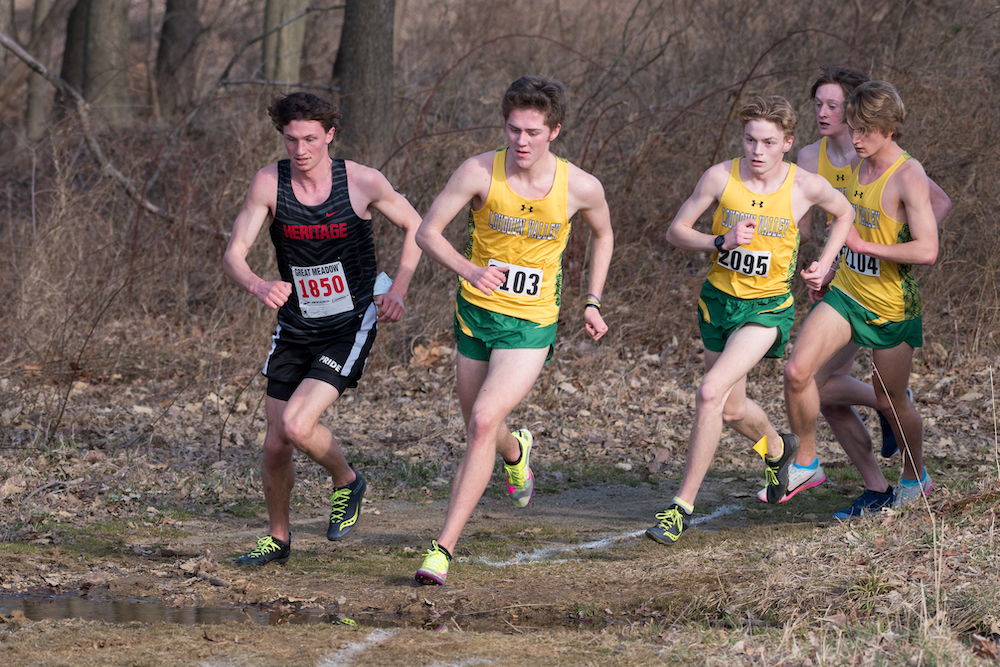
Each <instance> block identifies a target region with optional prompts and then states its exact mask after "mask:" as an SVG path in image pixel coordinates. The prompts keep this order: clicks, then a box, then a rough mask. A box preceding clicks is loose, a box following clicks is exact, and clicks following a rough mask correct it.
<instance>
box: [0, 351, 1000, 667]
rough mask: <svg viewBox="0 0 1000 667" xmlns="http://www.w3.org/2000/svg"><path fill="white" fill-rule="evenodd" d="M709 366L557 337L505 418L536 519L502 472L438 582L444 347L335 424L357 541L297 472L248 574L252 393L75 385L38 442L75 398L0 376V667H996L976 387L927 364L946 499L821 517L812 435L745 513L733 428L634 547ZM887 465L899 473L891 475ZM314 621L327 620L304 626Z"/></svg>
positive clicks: (832, 474)
mask: <svg viewBox="0 0 1000 667" xmlns="http://www.w3.org/2000/svg"><path fill="white" fill-rule="evenodd" d="M698 352H699V350H698V349H697V347H695V346H694V345H693V344H692V345H687V346H684V345H677V344H676V343H674V344H672V345H668V346H665V347H664V348H663V349H662V351H661V352H660V353H659V354H651V353H648V352H645V351H634V350H633V351H630V350H628V349H626V348H621V349H619V350H617V351H614V350H612V348H611V346H609V345H605V346H602V347H599V348H592V347H590V346H588V345H586V344H576V345H574V344H572V343H565V344H564V345H563V348H562V349H561V350H560V353H559V354H558V356H557V360H556V361H555V362H554V363H553V364H551V365H550V366H549V367H548V368H547V369H546V371H545V372H544V373H543V376H542V378H541V379H540V381H539V383H538V385H537V386H536V388H535V390H534V391H533V392H532V394H531V395H530V396H529V397H528V399H527V400H526V401H524V403H523V404H522V406H520V407H519V409H518V410H517V412H516V413H515V415H514V416H513V417H512V425H518V426H520V425H523V426H527V427H528V428H530V429H532V431H533V433H534V434H535V437H536V442H537V444H538V446H536V448H535V449H534V450H533V467H534V470H535V474H536V477H537V480H538V492H537V494H536V497H535V500H534V501H533V503H532V504H531V505H530V506H529V507H528V508H526V509H524V510H517V509H515V508H513V507H512V506H510V504H509V502H508V501H507V500H506V498H505V497H504V495H503V492H502V485H501V484H500V482H499V479H500V477H499V474H497V475H495V477H494V484H493V485H492V486H491V487H490V489H488V490H487V494H486V496H485V497H484V498H483V500H482V501H481V503H480V504H479V506H478V507H477V509H476V511H475V513H474V514H473V517H472V519H471V520H470V522H469V524H468V526H467V527H466V530H465V533H464V534H463V539H462V540H461V541H460V543H459V547H458V549H457V553H456V556H457V557H456V560H455V562H454V563H453V564H452V568H451V573H450V575H449V581H448V586H446V587H443V588H438V587H420V586H417V585H416V584H415V583H414V582H413V579H412V576H413V572H414V571H415V570H416V568H417V567H418V566H419V564H420V558H421V556H422V552H423V550H425V549H426V548H427V546H428V545H429V543H430V540H431V539H433V538H434V537H436V536H437V532H438V531H439V530H440V527H441V524H442V522H443V519H444V514H445V509H446V507H447V492H448V485H449V483H450V480H451V476H452V471H453V470H454V466H455V465H456V463H457V461H458V459H459V457H460V455H461V452H462V449H463V444H464V443H463V440H464V437H463V429H462V425H461V422H460V414H459V411H458V406H457V402H456V400H455V398H454V394H453V382H454V378H453V359H452V353H451V350H450V349H448V347H447V346H446V345H442V344H435V343H433V342H425V343H424V344H421V345H416V346H415V347H414V348H413V355H412V358H411V361H410V363H409V364H407V365H399V366H387V365H385V364H383V365H382V367H381V368H379V367H378V364H373V365H374V366H376V367H375V368H372V369H371V370H370V371H369V373H368V374H367V375H366V377H365V379H364V381H363V384H362V387H361V388H360V390H359V391H357V392H354V393H351V394H348V395H346V396H345V397H344V399H342V401H341V402H340V404H339V405H337V406H335V407H334V408H333V409H331V410H330V411H329V413H328V414H327V415H326V418H325V421H326V423H328V424H329V425H330V426H331V428H332V429H333V430H334V432H335V434H336V435H337V436H338V437H339V438H340V440H341V442H342V444H343V445H344V447H345V450H346V452H347V453H348V457H349V460H351V461H352V463H354V464H355V465H356V466H357V467H358V468H359V469H360V470H361V471H363V473H364V474H365V476H366V478H367V480H368V482H369V492H368V495H367V497H366V499H365V504H364V507H363V511H362V517H361V521H360V522H359V525H358V527H357V529H356V530H355V531H354V532H353V533H352V534H351V535H350V536H349V537H348V539H346V540H344V541H343V542H339V543H331V542H328V541H327V540H326V539H325V529H326V526H325V517H326V514H327V512H328V511H329V506H328V504H327V497H328V496H329V493H330V491H331V488H330V483H329V480H328V479H323V477H322V476H321V475H320V474H319V473H318V471H317V469H316V467H315V466H314V465H312V464H311V463H309V462H308V461H304V460H301V459H299V460H297V470H298V479H297V485H296V487H295V491H294V497H293V517H292V519H293V544H292V549H293V551H292V557H291V560H290V561H289V562H288V564H287V565H284V566H280V565H270V566H267V567H264V568H258V569H246V568H239V567H237V566H235V565H234V564H233V563H232V558H233V557H234V556H236V555H238V554H240V553H242V552H244V551H247V550H248V549H249V548H250V547H251V546H252V545H253V544H254V542H255V538H256V536H259V535H263V534H264V533H265V532H266V530H267V523H266V512H265V510H264V507H263V502H262V493H261V489H260V476H259V472H258V466H259V452H260V443H261V441H262V437H263V429H264V422H263V411H262V406H261V405H260V394H261V388H262V384H261V381H260V380H259V379H257V378H254V377H253V376H250V375H244V376H238V375H232V376H231V378H230V380H229V381H228V382H222V381H221V380H218V379H217V380H216V381H215V382H214V383H211V385H210V386H209V383H208V382H206V381H204V379H201V380H199V381H197V382H192V381H191V380H190V379H186V378H190V377H195V378H204V377H205V376H206V375H207V374H206V373H203V372H202V373H201V374H200V375H199V373H198V371H196V370H190V371H189V372H187V373H185V372H183V371H178V372H176V373H174V374H173V375H172V376H170V377H168V379H165V380H162V381H157V382H151V381H146V382H143V381H142V380H141V379H135V380H124V379H120V378H114V377H110V376H109V377H101V376H94V377H88V378H86V379H76V380H73V381H72V382H73V384H72V385H71V386H70V387H69V389H70V393H69V394H68V400H67V401H66V405H67V410H66V412H67V415H68V416H67V418H66V419H65V420H64V424H65V425H64V427H63V428H62V429H61V430H60V431H59V433H57V434H56V437H54V438H53V439H51V440H50V442H49V443H48V444H44V445H43V444H41V443H40V441H39V438H38V435H37V429H34V425H35V424H37V423H38V416H37V413H36V412H33V411H32V410H33V408H32V406H36V407H35V408H34V410H36V411H37V410H38V408H37V406H39V405H40V406H46V405H49V406H51V405H53V404H55V403H57V402H58V400H59V396H60V395H61V394H60V392H61V391H64V390H65V389H66V387H67V384H66V383H67V382H68V381H61V382H56V383H51V382H49V383H45V382H40V383H38V384H37V385H36V393H35V394H32V397H33V402H32V403H31V404H30V405H28V404H27V401H25V404H24V405H17V402H18V399H19V398H21V399H23V398H24V397H26V396H28V395H29V394H28V392H27V390H26V388H25V387H20V386H14V385H12V384H10V383H8V384H7V385H6V386H5V390H6V392H7V393H6V397H7V401H6V404H5V410H4V413H3V419H4V422H5V424H4V426H5V428H6V429H7V436H6V439H7V443H5V444H6V448H5V449H4V450H3V459H2V460H3V464H4V475H3V479H2V480H0V498H2V500H0V502H2V505H3V511H4V517H5V518H4V524H3V527H2V530H3V533H2V535H3V543H2V544H0V585H2V589H0V594H2V595H4V596H6V597H8V598H11V600H10V601H9V602H8V603H7V606H6V607H5V610H6V611H7V612H8V613H5V614H4V615H3V616H2V619H3V621H4V623H3V625H2V626H0V627H2V629H3V631H2V632H0V653H2V654H3V655H4V662H5V664H11V665H15V664H68V663H72V664H261V665H264V664H295V665H298V664H301V665H316V664H345V665H346V664H351V665H366V664H376V663H378V664H413V665H432V664H463V665H464V664H521V663H522V662H523V656H525V655H532V656H533V657H532V661H533V662H535V663H538V664H597V663H601V664H647V663H648V664H652V663H662V662H667V663H671V662H672V663H676V664H691V663H704V664H720V665H721V664H778V663H780V664H787V665H791V664H799V665H810V664H811V665H817V664H898V661H903V662H905V661H907V660H911V659H913V658H914V656H917V658H918V662H919V660H924V659H925V658H921V657H920V656H926V657H927V659H929V658H935V659H936V660H938V661H940V660H942V659H944V658H947V659H946V660H945V662H949V663H950V664H977V663H978V662H980V661H986V663H983V664H987V663H988V662H990V661H991V660H992V658H991V657H990V651H991V650H992V647H995V643H994V644H990V642H994V641H995V636H994V635H995V634H996V633H998V632H1000V625H998V624H1000V619H998V617H997V611H996V610H997V608H998V607H1000V605H998V600H1000V594H998V589H1000V580H998V575H997V572H998V571H1000V568H998V567H997V565H998V545H997V541H996V539H995V515H996V507H997V501H998V493H997V483H996V479H997V472H996V459H995V449H994V448H995V441H994V439H993V435H992V434H993V420H992V417H991V413H990V412H989V406H990V405H991V402H990V399H989V397H990V396H991V395H992V394H991V389H990V386H989V382H990V379H991V378H990V375H989V374H988V373H985V372H982V371H979V372H978V374H977V373H975V372H970V373H961V372H959V371H958V370H956V369H954V368H945V367H943V366H938V367H933V368H932V366H931V364H929V363H928V364H925V366H924V367H922V368H920V369H919V370H920V372H919V373H915V377H914V378H913V386H914V391H915V394H916V395H917V400H918V403H919V408H920V410H921V412H922V414H923V415H924V419H925V430H926V442H925V451H926V455H927V466H928V469H929V470H930V471H931V474H932V476H933V477H934V479H935V483H936V484H937V490H936V492H935V494H934V495H933V496H932V498H931V503H930V504H929V505H927V506H925V507H915V508H912V509H907V510H904V511H901V512H892V513H888V514H887V515H886V516H884V517H880V518H878V519H875V520H871V521H865V522H860V523H857V524H851V525H840V524H838V523H837V522H835V521H833V520H832V519H831V513H832V512H833V511H834V510H836V509H839V508H841V507H844V506H846V505H847V504H849V503H850V501H851V499H852V498H853V497H854V496H855V495H857V493H858V492H859V491H860V486H861V483H860V480H859V479H858V477H857V475H856V474H855V473H853V469H852V468H851V467H850V465H849V463H848V462H847V461H846V459H845V457H844V456H843V454H842V453H841V452H840V451H839V449H838V448H837V447H836V445H835V443H834V442H833V440H832V438H831V437H830V436H829V433H828V432H823V434H822V437H821V440H822V443H823V444H821V447H820V455H821V457H822V459H823V463H824V466H825V467H826V469H827V473H828V475H829V480H828V481H827V483H826V484H824V485H823V486H821V487H819V488H817V489H815V490H812V491H810V492H808V493H803V494H801V495H802V497H797V498H796V499H795V500H794V501H792V502H789V503H786V504H783V505H779V506H777V507H770V506H767V505H765V504H762V503H759V502H758V501H757V500H756V498H755V495H756V491H757V489H759V488H760V485H761V484H762V481H763V476H762V474H761V470H760V461H759V458H757V455H756V454H754V453H753V452H752V451H750V449H749V444H748V443H746V442H745V441H743V440H742V439H741V438H739V437H738V436H736V435H735V434H733V433H730V432H728V431H727V432H726V433H725V434H724V437H723V440H722V443H721V444H720V447H719V450H718V453H717V458H716V464H715V466H714V467H713V470H712V472H711V476H710V477H709V479H708V480H706V483H705V486H704V487H703V489H702V492H701V494H700V495H699V498H698V507H697V514H696V522H697V523H696V525H695V526H693V528H692V529H691V530H690V531H687V532H686V533H685V535H684V537H683V538H682V540H681V542H680V543H678V544H677V545H675V546H674V547H669V548H668V547H664V546H661V545H657V544H654V543H653V542H651V541H649V540H646V539H645V538H643V537H642V536H641V532H642V531H643V530H644V529H645V528H646V527H648V526H649V525H651V524H652V523H653V521H654V518H653V517H654V515H655V513H656V512H658V511H661V510H662V509H663V507H664V506H665V504H666V503H667V502H669V499H670V498H671V497H672V495H673V493H674V492H675V491H676V488H677V484H678V482H679V480H680V476H681V474H682V471H683V460H684V453H685V450H686V438H687V434H688V429H689V425H690V423H691V419H692V414H693V392H694V389H695V387H696V384H697V382H698V379H699V376H700V364H699V359H698ZM223 368H224V367H223ZM979 368H982V367H981V366H980V367H979ZM220 376H221V373H220V374H218V375H217V376H216V377H217V378H218V377H220ZM36 382H37V380H36ZM38 387H40V388H38ZM749 391H750V393H751V396H752V397H753V398H755V400H757V401H758V402H760V403H761V404H762V405H763V406H764V408H765V409H766V410H767V411H768V413H769V414H771V415H776V416H780V415H781V414H782V413H781V410H782V407H783V406H782V405H781V402H780V399H781V387H780V366H779V364H777V363H776V362H765V363H764V364H763V365H762V366H761V368H760V369H759V370H757V371H755V372H754V374H753V376H752V377H751V382H750V389H749ZM46 392H48V394H47V395H46ZM864 416H865V418H866V419H867V420H868V421H869V422H870V423H871V424H872V425H873V433H874V437H875V438H876V441H877V439H878V431H877V428H876V427H875V426H874V425H875V424H877V420H876V419H875V418H874V416H873V414H871V413H865V415H864ZM755 459H756V460H755ZM887 465H888V466H889V467H890V468H891V470H890V474H891V475H896V476H898V461H897V462H895V463H888V464H887ZM498 468H499V467H498ZM890 479H892V477H890ZM53 596H55V597H58V598H69V599H79V600H82V599H91V600H105V601H107V600H117V601H124V602H144V603H147V604H150V605H154V606H159V607H166V608H171V609H181V610H187V609H197V608H203V609H204V608H210V607H213V608H226V609H233V610H240V609H244V610H250V611H253V612H254V613H256V614H258V615H257V616H256V619H257V620H254V619H250V620H248V621H247V622H244V623H242V624H240V623H233V622H230V623H226V624H221V625H210V626H204V625H190V626H189V625H183V624H163V623H157V624H151V625H150V624H143V623H139V622H135V621H132V622H124V623H116V622H108V621H106V620H93V619H91V620H87V619H86V618H83V619H80V618H68V619H52V620H34V619H32V618H30V617H29V616H27V615H25V613H24V612H22V611H17V610H15V611H10V610H11V609H13V608H14V607H15V606H16V605H15V599H19V600H24V599H26V598H31V599H34V598H43V597H53ZM21 606H22V607H23V603H22V605H21ZM0 608H4V603H3V602H0ZM20 608H21V607H18V609H20ZM260 612H263V613H264V614H266V618H267V619H268V620H270V621H271V622H272V623H274V625H262V624H261V621H260V617H261V616H260ZM69 615H70V616H72V615H73V614H69ZM83 615H84V616H86V614H83ZM306 615H309V616H310V617H312V618H316V617H320V618H322V619H323V620H324V621H325V620H327V619H333V620H334V621H335V622H333V623H325V624H323V625H319V624H316V623H313V624H308V625H306V624H301V623H299V622H298V621H299V620H301V619H302V618H303V617H304V616H306ZM351 624H353V625H351ZM977 638H978V639H977ZM914 664H917V663H914ZM920 664H923V663H920Z"/></svg>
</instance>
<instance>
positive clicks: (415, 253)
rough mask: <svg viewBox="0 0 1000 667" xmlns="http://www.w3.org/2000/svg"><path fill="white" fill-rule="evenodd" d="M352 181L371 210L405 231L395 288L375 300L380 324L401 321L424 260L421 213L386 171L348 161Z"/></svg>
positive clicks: (394, 281)
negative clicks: (420, 239) (420, 243)
mask: <svg viewBox="0 0 1000 667" xmlns="http://www.w3.org/2000/svg"><path fill="white" fill-rule="evenodd" d="M346 165H347V169H348V178H349V179H350V181H349V182H350V184H351V186H353V187H357V189H358V191H359V194H363V195H364V197H365V199H366V200H367V201H368V202H369V203H368V207H369V208H374V209H375V210H376V211H378V212H379V213H381V214H382V215H384V216H385V217H386V219H387V220H388V221H389V222H391V223H392V224H394V225H395V226H396V227H399V228H400V229H402V230H403V231H404V232H405V236H404V238H403V249H402V251H401V252H400V256H399V266H398V267H397V269H396V277H395V279H394V280H393V282H392V287H390V288H389V291H388V292H386V293H385V294H380V295H379V296H376V297H375V305H376V306H377V307H378V321H379V322H398V321H399V320H400V319H401V318H402V317H403V312H404V311H405V309H406V306H405V304H404V299H405V298H406V293H407V291H408V290H409V288H410V282H411V281H412V279H413V273H414V271H416V270H417V262H419V261H420V248H419V247H418V246H417V228H418V227H420V214H419V213H417V212H416V210H415V209H414V208H413V206H412V205H411V204H410V202H409V201H407V199H406V197H404V196H403V195H401V194H400V193H398V192H396V190H395V188H393V187H392V184H391V183H389V179H387V178H386V177H385V176H384V175H383V174H382V172H380V171H378V170H377V169H372V168H371V167H366V166H364V165H360V164H358V163H356V162H350V161H348V162H346Z"/></svg>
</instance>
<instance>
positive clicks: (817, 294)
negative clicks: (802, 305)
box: [803, 269, 837, 304]
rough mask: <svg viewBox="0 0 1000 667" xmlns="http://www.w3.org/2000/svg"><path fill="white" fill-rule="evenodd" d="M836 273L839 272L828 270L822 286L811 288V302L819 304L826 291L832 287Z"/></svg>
mask: <svg viewBox="0 0 1000 667" xmlns="http://www.w3.org/2000/svg"><path fill="white" fill-rule="evenodd" d="M836 274H837V272H836V271H834V270H833V269H830V270H829V271H827V272H826V275H825V276H823V283H822V285H821V286H820V288H819V289H818V290H814V289H810V290H809V303H811V304H817V303H819V302H820V301H822V300H823V297H824V296H826V292H827V290H828V289H829V288H830V283H832V282H833V277H834V276H835V275H836ZM803 277H804V276H803Z"/></svg>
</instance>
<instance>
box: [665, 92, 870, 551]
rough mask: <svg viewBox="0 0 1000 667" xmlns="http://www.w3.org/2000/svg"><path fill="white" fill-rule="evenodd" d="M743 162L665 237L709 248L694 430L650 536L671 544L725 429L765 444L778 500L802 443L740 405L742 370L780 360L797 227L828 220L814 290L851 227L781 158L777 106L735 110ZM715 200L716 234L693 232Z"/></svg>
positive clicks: (699, 190) (711, 183)
mask: <svg viewBox="0 0 1000 667" xmlns="http://www.w3.org/2000/svg"><path fill="white" fill-rule="evenodd" d="M740 122H741V126H742V128H743V150H744V155H745V157H744V158H742V159H736V160H729V161H726V162H722V163H720V164H717V165H715V166H713V167H710V168H709V169H708V170H707V171H706V172H705V173H704V174H703V175H702V177H701V179H700V180H699V181H698V185H697V186H695V190H694V193H693V194H692V195H691V196H690V197H689V198H688V199H687V201H685V202H684V204H683V205H682V206H681V208H680V210H679V211H678V212H677V215H676V216H675V217H674V219H673V221H672V222H671V223H670V228H669V229H668V230H667V240H668V241H669V242H670V243H672V244H673V245H675V246H677V247H678V248H682V249H684V250H694V251H701V252H706V251H713V250H714V251H715V252H714V253H713V254H712V267H711V268H710V269H709V272H708V279H707V280H706V281H705V285H704V286H703V287H702V291H701V297H700V298H699V299H698V318H699V324H700V328H701V335H702V340H703V342H704V345H705V377H704V379H703V380H702V382H701V385H700V386H699V387H698V392H697V395H696V398H695V404H696V414H695V423H694V426H693V427H692V429H691V437H690V440H689V444H688V456H687V464H686V467H685V469H684V479H683V481H682V482H681V488H680V490H679V491H678V493H677V495H676V496H675V497H674V499H673V501H672V502H671V503H670V505H669V506H668V507H667V509H666V510H664V511H663V512H661V513H659V514H657V515H656V518H657V521H658V523H657V524H656V525H655V526H652V527H650V528H649V529H648V530H647V531H646V535H647V536H648V537H650V538H651V539H653V540H656V541H657V542H659V543H661V544H673V543H674V542H676V541H677V540H678V539H679V538H680V536H681V533H682V532H683V530H684V528H685V523H686V519H687V517H689V516H690V515H691V513H692V512H693V511H694V502H695V498H696V497H697V495H698V490H699V488H700V487H701V483H702V481H703V480H704V479H705V474H706V473H707V472H708V468H709V466H710V465H711V463H712V459H713V457H714V456H715V450H716V448H717V447H718V445H719V438H720V437H721V435H722V427H723V424H724V423H728V424H729V425H730V426H732V427H733V428H734V429H736V430H737V431H738V432H739V433H741V434H742V435H744V436H746V437H747V438H749V439H750V440H751V442H757V441H759V440H760V439H761V438H763V437H766V438H767V453H766V479H767V495H768V496H769V497H770V498H771V501H772V502H777V501H778V499H780V498H781V497H783V496H784V494H785V488H786V486H787V483H788V469H789V467H790V465H791V463H792V461H793V460H794V458H795V453H796V451H797V450H798V445H797V442H796V438H795V436H794V435H791V434H787V435H779V434H778V432H777V431H776V430H775V428H774V426H772V425H771V422H770V421H769V420H768V418H767V415H766V414H765V413H764V411H763V410H762V409H761V407H760V406H759V405H757V403H755V402H754V401H752V400H750V399H748V398H747V396H746V382H747V373H749V372H750V370H751V369H753V367H754V366H756V365H757V363H758V362H759V361H760V360H761V359H763V358H764V357H781V355H782V353H783V351H784V347H785V344H786V343H787V341H788V331H789V330H790V329H791V325H792V322H793V320H794V318H795V312H794V300H793V298H792V294H791V280H792V276H793V273H794V271H795V262H796V256H797V253H798V245H799V230H798V223H799V221H800V220H802V219H803V217H805V216H806V215H809V213H810V210H811V209H812V207H813V206H819V207H820V208H821V209H823V210H824V211H826V212H827V213H829V214H831V215H832V216H833V217H834V220H833V223H832V224H831V228H830V236H829V239H828V241H827V245H826V247H825V248H824V250H823V253H822V254H821V255H820V258H819V259H818V260H817V261H816V262H813V263H812V264H811V265H810V266H809V268H808V269H807V270H806V271H804V272H803V274H802V275H803V278H805V280H806V282H807V284H809V285H810V287H811V288H813V289H819V286H820V281H821V280H822V278H823V276H824V275H825V274H826V273H827V271H828V270H829V268H830V266H831V265H832V263H833V261H834V259H835V258H836V256H837V253H838V252H839V251H840V247H841V246H842V245H843V244H844V241H845V240H846V238H847V235H848V232H849V231H850V227H851V222H852V221H853V219H854V211H853V210H852V209H851V207H850V205H849V204H848V203H847V200H846V199H845V198H844V195H842V194H841V193H839V192H837V191H836V190H834V189H833V188H832V187H830V184H829V183H827V182H826V181H825V180H824V179H823V178H822V177H820V176H817V175H816V174H812V173H809V172H807V171H805V170H804V169H797V168H796V166H795V165H793V164H790V163H788V162H785V161H784V160H783V157H784V155H785V153H787V152H788V150H789V149H790V148H791V147H792V142H793V140H794V138H793V135H792V130H793V128H794V127H795V112H794V111H793V110H792V107H791V105H790V104H789V103H788V101H787V100H785V99H784V98H781V97H767V98H760V97H759V98H756V99H755V100H753V101H752V102H751V103H749V104H747V105H746V106H745V107H744V108H743V109H742V110H741V111H740ZM714 202H719V205H718V207H717V208H716V211H715V215H714V216H713V218H712V230H711V233H705V232H701V231H698V230H696V229H694V225H695V223H696V222H697V221H698V219H699V218H700V217H701V215H702V214H703V213H704V212H705V211H707V210H708V208H709V207H710V206H711V205H712V204H713V203H714Z"/></svg>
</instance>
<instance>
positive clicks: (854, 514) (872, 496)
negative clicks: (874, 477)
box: [833, 486, 896, 521]
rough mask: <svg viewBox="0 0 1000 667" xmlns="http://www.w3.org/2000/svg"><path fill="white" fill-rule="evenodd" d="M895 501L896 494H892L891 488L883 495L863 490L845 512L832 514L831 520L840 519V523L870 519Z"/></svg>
mask: <svg viewBox="0 0 1000 667" xmlns="http://www.w3.org/2000/svg"><path fill="white" fill-rule="evenodd" d="M895 500H896V494H895V493H893V490H892V487H891V486H890V487H889V488H888V489H887V490H886V492H885V493H879V492H877V491H872V490H870V489H865V492H864V493H862V494H861V495H860V496H858V497H857V498H856V499H855V500H854V502H853V503H851V506H850V507H848V508H847V509H845V510H840V511H839V512H834V513H833V518H834V519H840V520H841V521H847V520H848V519H862V518H865V517H870V516H872V515H873V514H876V513H878V512H881V511H882V510H884V509H885V508H886V507H892V504H893V503H894V502H895Z"/></svg>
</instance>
